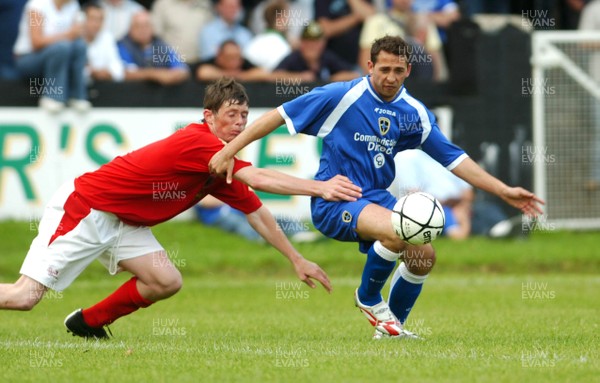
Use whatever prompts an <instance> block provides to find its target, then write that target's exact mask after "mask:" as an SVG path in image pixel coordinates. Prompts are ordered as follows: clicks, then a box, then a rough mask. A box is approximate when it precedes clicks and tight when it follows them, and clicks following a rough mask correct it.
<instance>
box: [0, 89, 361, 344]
mask: <svg viewBox="0 0 600 383" xmlns="http://www.w3.org/2000/svg"><path fill="white" fill-rule="evenodd" d="M247 115H248V96H247V94H246V92H245V90H244V88H243V86H242V85H240V84H239V83H237V82H236V81H235V80H233V79H221V80H218V81H216V82H215V83H213V84H211V85H209V86H208V88H207V91H206V95H205V98H204V123H202V124H196V123H193V124H189V125H188V126H186V127H185V128H183V129H181V130H179V131H177V132H176V133H174V134H172V135H171V136H169V137H167V138H165V139H163V140H160V141H157V142H154V143H152V144H149V145H147V146H144V147H142V148H140V149H138V150H135V151H133V152H130V153H128V154H126V155H124V156H119V157H116V158H115V159H113V160H112V161H110V162H109V163H107V164H105V165H103V166H101V167H100V168H99V169H98V170H96V171H93V172H89V173H85V174H83V175H82V176H80V177H78V178H76V179H75V180H74V181H71V182H67V183H66V184H65V185H63V186H62V187H61V188H60V189H59V190H58V191H57V192H56V193H55V194H54V196H53V197H52V199H51V201H50V202H49V204H48V206H47V207H46V209H45V212H44V216H43V217H42V220H41V222H40V227H39V233H38V236H37V237H36V238H35V239H34V240H33V242H32V244H31V248H30V250H29V252H28V254H27V256H26V258H25V261H24V262H23V266H22V267H21V271H20V273H21V274H22V275H21V277H20V278H19V279H18V280H17V282H15V283H14V284H0V308H3V309H13V310H31V309H32V308H33V307H34V306H35V305H36V304H37V303H38V302H39V301H40V299H41V298H42V296H43V294H44V293H45V292H46V291H47V289H49V288H51V289H54V290H57V291H62V290H63V289H65V288H66V287H67V286H69V285H70V284H71V283H72V282H73V280H75V278H76V277H77V276H78V275H79V274H80V273H81V272H82V271H83V270H84V269H85V268H86V267H87V266H88V265H89V264H90V263H91V262H92V261H93V260H94V259H97V258H98V259H99V260H100V261H101V262H103V263H104V264H105V266H106V267H107V268H108V270H109V272H110V273H111V274H115V273H117V272H118V271H128V272H130V273H131V274H133V277H132V278H131V279H130V280H129V281H127V282H125V284H123V285H122V286H121V287H119V288H118V289H117V290H116V291H115V292H114V293H112V294H111V295H110V296H108V297H107V298H106V299H104V300H102V301H101V302H99V303H97V304H95V305H94V306H92V307H89V308H86V309H83V310H82V309H78V310H76V311H74V312H73V313H72V314H70V315H69V316H68V317H67V318H66V320H65V325H66V327H67V329H68V330H69V331H70V332H71V333H73V335H78V336H82V337H87V338H91V337H94V338H107V337H108V336H107V334H106V331H105V330H104V326H105V325H107V324H110V323H112V322H114V321H115V320H116V319H118V318H120V317H122V316H124V315H127V314H130V313H132V312H134V311H136V310H137V309H139V308H140V307H148V306H149V305H151V304H153V303H154V302H156V301H159V300H161V299H166V298H168V297H170V296H172V295H173V294H175V293H176V292H177V291H178V290H179V289H180V288H181V284H182V278H181V274H180V273H179V271H178V270H177V268H175V267H174V266H173V264H172V263H171V262H170V260H169V258H168V257H167V255H166V254H165V251H164V249H163V248H162V246H161V245H160V244H159V243H158V241H157V240H156V239H155V238H154V236H153V235H152V232H151V231H150V228H149V226H153V225H156V224H158V223H161V222H164V221H167V220H169V219H170V218H172V217H174V216H176V215H177V214H179V213H181V212H183V211H184V210H186V209H188V208H190V207H191V206H193V205H195V204H196V203H197V202H198V201H200V200H201V199H202V198H203V197H204V196H206V195H208V194H210V195H212V196H215V197H217V198H218V199H220V200H222V201H223V202H225V203H227V204H229V205H231V206H232V207H234V208H236V209H239V210H241V211H242V212H244V213H245V214H246V215H247V218H248V221H249V222H250V224H251V225H252V226H253V227H254V229H255V230H256V231H257V232H258V233H259V234H260V235H261V236H262V237H263V238H264V239H265V240H266V241H267V242H269V243H270V244H271V245H272V246H274V247H275V248H276V249H277V250H279V251H280V252H281V253H282V254H283V255H284V256H285V257H287V258H288V259H289V260H290V262H291V263H292V265H293V266H294V268H295V271H296V274H297V275H298V277H299V278H300V279H301V280H302V281H303V282H305V283H306V284H308V285H309V286H310V287H312V288H314V287H315V283H314V281H313V280H312V279H315V280H317V281H319V282H320V283H321V284H322V285H323V287H324V288H325V289H326V290H328V291H330V290H331V283H330V282H329V279H328V277H327V275H326V274H325V272H324V271H323V270H322V269H321V268H320V267H319V266H318V265H317V264H315V263H313V262H310V261H308V260H306V259H305V258H303V257H302V255H300V254H299V253H298V251H296V249H294V247H293V246H292V245H291V243H290V242H289V241H288V239H287V238H286V237H285V235H284V234H283V231H282V230H279V229H278V226H277V223H276V221H275V219H274V218H273V216H272V215H271V213H270V212H269V210H268V209H267V208H266V207H265V206H263V205H262V203H261V202H260V200H259V199H258V197H257V196H256V194H254V192H253V191H251V190H250V189H249V188H248V186H250V187H252V188H253V189H256V190H262V191H266V192H270V193H278V194H291V195H311V196H319V197H322V198H324V199H327V200H330V201H340V200H346V201H354V200H356V198H357V197H360V196H361V189H360V188H359V187H358V186H356V185H354V184H353V183H352V182H351V181H350V180H349V179H348V178H346V177H344V176H339V175H338V176H336V177H333V178H331V179H330V180H328V181H324V182H321V181H315V180H303V179H299V178H296V177H292V176H289V175H285V174H283V173H279V172H276V171H273V170H269V169H258V168H255V167H253V166H252V165H251V164H250V163H248V162H244V161H241V160H239V159H235V164H234V170H233V172H234V180H233V181H232V182H231V183H228V182H227V181H226V180H225V179H224V178H221V177H217V176H214V175H211V174H210V173H209V169H208V162H209V161H210V159H211V157H212V156H213V155H214V154H215V153H217V152H218V151H219V150H221V149H222V148H223V147H224V143H227V142H229V141H231V140H232V139H233V138H235V137H236V136H237V135H238V134H240V133H241V132H242V131H243V130H244V128H245V126H246V122H247Z"/></svg>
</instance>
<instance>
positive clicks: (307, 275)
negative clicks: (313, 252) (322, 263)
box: [294, 258, 332, 293]
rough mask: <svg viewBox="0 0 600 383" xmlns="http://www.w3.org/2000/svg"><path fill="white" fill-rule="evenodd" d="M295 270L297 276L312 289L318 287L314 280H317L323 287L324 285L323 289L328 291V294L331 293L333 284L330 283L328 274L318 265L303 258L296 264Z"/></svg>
mask: <svg viewBox="0 0 600 383" xmlns="http://www.w3.org/2000/svg"><path fill="white" fill-rule="evenodd" d="M294 268H295V269H296V274H297V275H298V278H300V280H301V281H302V282H304V283H306V284H307V285H309V286H310V287H311V288H313V289H314V288H315V287H317V285H316V284H315V282H314V281H313V279H316V280H317V281H319V282H320V283H321V285H323V287H324V288H325V290H327V292H328V293H330V292H331V290H332V287H331V282H330V281H329V277H328V276H327V273H325V272H324V271H323V269H321V268H320V267H319V265H317V264H316V263H314V262H311V261H309V260H307V259H305V258H301V259H300V260H298V261H297V262H296V263H294Z"/></svg>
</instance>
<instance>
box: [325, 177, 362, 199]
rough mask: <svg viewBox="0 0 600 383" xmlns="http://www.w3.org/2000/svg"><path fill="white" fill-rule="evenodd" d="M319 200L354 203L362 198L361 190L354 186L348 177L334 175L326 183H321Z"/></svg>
mask: <svg viewBox="0 0 600 383" xmlns="http://www.w3.org/2000/svg"><path fill="white" fill-rule="evenodd" d="M322 186H323V188H322V190H321V192H320V196H321V198H323V199H324V200H326V201H332V202H336V201H356V200H357V199H358V198H360V197H362V188H361V187H360V186H358V185H355V184H354V183H353V182H352V181H351V180H350V179H349V178H348V177H346V176H342V175H339V174H338V175H336V176H335V177H333V178H330V179H329V180H327V181H322Z"/></svg>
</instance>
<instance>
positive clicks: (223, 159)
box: [208, 149, 234, 184]
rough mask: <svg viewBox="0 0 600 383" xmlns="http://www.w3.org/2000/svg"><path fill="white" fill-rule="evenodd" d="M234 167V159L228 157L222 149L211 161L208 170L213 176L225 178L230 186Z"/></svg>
mask: <svg viewBox="0 0 600 383" xmlns="http://www.w3.org/2000/svg"><path fill="white" fill-rule="evenodd" d="M233 165H234V161H233V158H230V157H228V156H227V155H226V154H225V153H223V149H221V150H219V151H218V152H217V153H216V154H215V155H214V156H212V158H211V159H210V162H209V163H208V170H209V171H210V173H211V174H215V175H217V176H219V177H225V178H226V181H227V183H228V184H230V183H231V181H232V179H233Z"/></svg>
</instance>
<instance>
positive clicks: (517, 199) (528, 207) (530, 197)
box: [500, 187, 545, 218]
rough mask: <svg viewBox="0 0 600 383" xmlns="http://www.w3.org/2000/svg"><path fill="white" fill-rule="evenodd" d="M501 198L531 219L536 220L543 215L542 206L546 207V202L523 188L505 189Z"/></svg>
mask: <svg viewBox="0 0 600 383" xmlns="http://www.w3.org/2000/svg"><path fill="white" fill-rule="evenodd" d="M500 196H501V197H502V199H503V200H504V201H505V202H506V203H508V204H509V205H511V206H513V207H516V208H517V209H519V210H521V212H523V214H526V215H528V216H530V217H533V218H535V217H537V216H538V215H539V214H542V213H543V211H542V207H541V206H540V205H544V204H545V202H544V201H543V200H542V199H540V198H539V197H538V196H536V195H535V194H533V193H532V192H530V191H529V190H525V189H523V188H522V187H509V188H507V189H505V190H504V192H503V193H502V194H501V195H500Z"/></svg>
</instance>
